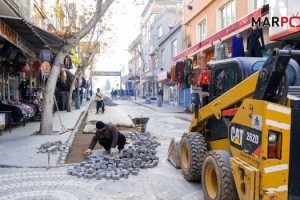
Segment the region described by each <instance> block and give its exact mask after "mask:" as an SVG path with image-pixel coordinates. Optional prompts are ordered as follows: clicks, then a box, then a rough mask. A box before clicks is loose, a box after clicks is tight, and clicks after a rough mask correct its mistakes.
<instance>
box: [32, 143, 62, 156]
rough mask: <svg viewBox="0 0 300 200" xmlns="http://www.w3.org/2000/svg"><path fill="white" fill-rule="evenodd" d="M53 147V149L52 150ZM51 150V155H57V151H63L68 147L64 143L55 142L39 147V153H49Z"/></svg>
mask: <svg viewBox="0 0 300 200" xmlns="http://www.w3.org/2000/svg"><path fill="white" fill-rule="evenodd" d="M52 147H53V148H52ZM50 148H51V153H53V154H55V153H56V152H57V151H62V150H63V149H65V148H66V146H65V145H64V144H63V143H62V141H54V142H45V143H43V144H41V146H40V147H38V148H37V149H38V152H37V153H47V152H48V149H50Z"/></svg>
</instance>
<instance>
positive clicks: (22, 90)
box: [19, 81, 27, 99]
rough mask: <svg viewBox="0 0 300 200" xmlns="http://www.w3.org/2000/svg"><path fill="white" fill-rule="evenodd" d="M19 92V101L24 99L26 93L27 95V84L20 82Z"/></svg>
mask: <svg viewBox="0 0 300 200" xmlns="http://www.w3.org/2000/svg"><path fill="white" fill-rule="evenodd" d="M19 90H20V93H21V99H25V98H26V93H27V83H26V81H22V82H21V83H20V85H19Z"/></svg>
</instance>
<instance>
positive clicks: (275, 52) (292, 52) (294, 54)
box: [272, 48, 300, 58]
mask: <svg viewBox="0 0 300 200" xmlns="http://www.w3.org/2000/svg"><path fill="white" fill-rule="evenodd" d="M272 56H273V58H277V57H279V56H290V57H298V56H300V51H299V50H292V49H280V50H279V49H278V48H276V49H274V50H273V51H272Z"/></svg>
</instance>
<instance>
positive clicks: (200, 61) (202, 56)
mask: <svg viewBox="0 0 300 200" xmlns="http://www.w3.org/2000/svg"><path fill="white" fill-rule="evenodd" d="M197 65H199V67H200V69H207V62H206V53H204V52H203V51H200V52H199V53H198V54H197Z"/></svg>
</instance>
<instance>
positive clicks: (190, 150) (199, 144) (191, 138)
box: [180, 132, 208, 181]
mask: <svg viewBox="0 0 300 200" xmlns="http://www.w3.org/2000/svg"><path fill="white" fill-rule="evenodd" d="M207 151H208V150H207V144H206V141H205V138H204V136H203V135H202V134H201V133H197V132H192V133H184V134H183V136H182V138H181V141H180V162H181V169H182V174H183V176H184V178H185V179H186V180H188V181H201V170H202V165H203V161H204V158H205V155H206V153H207Z"/></svg>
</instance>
